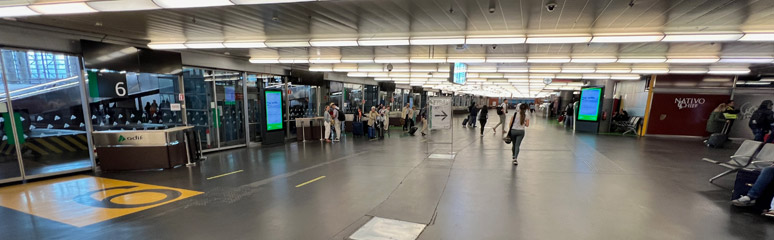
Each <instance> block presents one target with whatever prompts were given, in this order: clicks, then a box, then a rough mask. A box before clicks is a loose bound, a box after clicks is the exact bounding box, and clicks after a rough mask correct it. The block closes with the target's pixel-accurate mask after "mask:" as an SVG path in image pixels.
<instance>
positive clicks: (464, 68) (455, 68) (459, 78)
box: [449, 63, 468, 85]
mask: <svg viewBox="0 0 774 240" xmlns="http://www.w3.org/2000/svg"><path fill="white" fill-rule="evenodd" d="M449 65H450V67H451V69H450V70H451V71H449V82H451V83H454V84H460V85H462V84H465V82H467V81H468V65H467V64H464V63H451V64H449Z"/></svg>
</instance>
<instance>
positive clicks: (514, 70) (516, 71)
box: [497, 67, 529, 73]
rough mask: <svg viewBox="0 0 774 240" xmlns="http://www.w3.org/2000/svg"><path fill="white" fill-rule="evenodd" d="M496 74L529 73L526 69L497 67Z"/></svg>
mask: <svg viewBox="0 0 774 240" xmlns="http://www.w3.org/2000/svg"><path fill="white" fill-rule="evenodd" d="M497 72H501V73H526V72H529V68H527V67H499V68H497Z"/></svg>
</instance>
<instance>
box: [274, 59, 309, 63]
mask: <svg viewBox="0 0 774 240" xmlns="http://www.w3.org/2000/svg"><path fill="white" fill-rule="evenodd" d="M279 62H280V63H309V59H308V58H280V59H279Z"/></svg>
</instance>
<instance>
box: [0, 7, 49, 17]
mask: <svg viewBox="0 0 774 240" xmlns="http://www.w3.org/2000/svg"><path fill="white" fill-rule="evenodd" d="M35 15H40V13H38V12H35V11H32V9H30V8H29V7H27V6H13V7H0V17H26V16H35Z"/></svg>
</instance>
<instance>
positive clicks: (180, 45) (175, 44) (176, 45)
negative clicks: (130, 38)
mask: <svg viewBox="0 0 774 240" xmlns="http://www.w3.org/2000/svg"><path fill="white" fill-rule="evenodd" d="M148 47H149V48H151V49H186V48H188V47H186V46H185V44H184V43H181V42H169V43H161V42H159V43H153V42H151V43H148Z"/></svg>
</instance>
